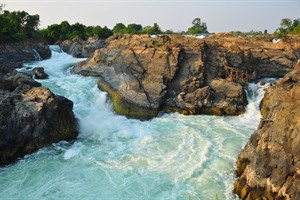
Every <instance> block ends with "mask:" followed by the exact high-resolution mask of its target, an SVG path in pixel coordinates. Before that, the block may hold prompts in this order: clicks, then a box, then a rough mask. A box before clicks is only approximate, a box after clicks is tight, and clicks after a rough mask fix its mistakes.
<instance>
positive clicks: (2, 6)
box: [0, 4, 6, 15]
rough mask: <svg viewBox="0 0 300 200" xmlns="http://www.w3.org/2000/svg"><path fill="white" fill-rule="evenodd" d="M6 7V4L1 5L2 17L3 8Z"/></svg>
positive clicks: (0, 12)
mask: <svg viewBox="0 0 300 200" xmlns="http://www.w3.org/2000/svg"><path fill="white" fill-rule="evenodd" d="M5 6H6V5H5V4H0V15H1V14H2V12H3V8H4V7H5Z"/></svg>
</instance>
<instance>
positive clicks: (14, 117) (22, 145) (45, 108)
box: [0, 70, 77, 166]
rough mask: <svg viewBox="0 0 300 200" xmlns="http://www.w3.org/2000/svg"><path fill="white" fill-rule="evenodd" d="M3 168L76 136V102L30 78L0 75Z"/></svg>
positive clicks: (18, 75) (16, 73) (1, 163)
mask: <svg viewBox="0 0 300 200" xmlns="http://www.w3.org/2000/svg"><path fill="white" fill-rule="evenodd" d="M0 75H1V79H0V166H2V165H5V164H8V163H11V162H13V161H15V160H16V159H17V158H18V157H20V156H23V155H25V154H28V153H32V152H34V151H36V150H37V149H39V148H41V147H44V146H47V145H50V144H52V143H54V142H58V141H61V140H73V139H75V138H76V137H77V130H76V128H77V127H76V120H75V117H74V114H73V111H72V108H73V103H72V102H71V101H70V100H68V99H66V98H64V97H61V96H58V95H54V94H53V93H52V92H51V91H50V90H49V89H47V88H44V87H40V86H41V85H40V84H39V83H37V82H35V81H34V80H33V79H32V78H31V77H30V76H28V75H26V74H23V73H19V72H16V71H14V70H13V71H10V72H9V73H2V74H1V73H0Z"/></svg>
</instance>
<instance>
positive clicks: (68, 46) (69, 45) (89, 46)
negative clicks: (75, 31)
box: [60, 37, 107, 58]
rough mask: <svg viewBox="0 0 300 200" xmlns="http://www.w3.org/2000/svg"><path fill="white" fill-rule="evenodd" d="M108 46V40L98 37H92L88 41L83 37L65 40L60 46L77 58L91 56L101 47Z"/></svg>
mask: <svg viewBox="0 0 300 200" xmlns="http://www.w3.org/2000/svg"><path fill="white" fill-rule="evenodd" d="M106 46H107V42H106V40H102V39H96V38H93V37H90V38H89V39H88V40H87V41H84V40H82V39H81V38H78V37H76V38H74V39H73V40H65V41H63V42H62V43H61V44H60V48H61V49H62V50H63V51H64V52H66V53H68V54H71V55H72V56H74V57H76V58H89V57H91V56H92V55H93V53H94V51H95V50H96V49H99V48H104V47H106Z"/></svg>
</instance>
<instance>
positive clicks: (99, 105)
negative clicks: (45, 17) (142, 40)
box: [0, 46, 266, 200]
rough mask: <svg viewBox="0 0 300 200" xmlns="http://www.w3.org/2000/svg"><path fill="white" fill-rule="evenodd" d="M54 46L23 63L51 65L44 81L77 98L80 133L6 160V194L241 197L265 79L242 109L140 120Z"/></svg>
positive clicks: (0, 189)
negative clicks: (76, 71)
mask: <svg viewBox="0 0 300 200" xmlns="http://www.w3.org/2000/svg"><path fill="white" fill-rule="evenodd" d="M50 48H51V50H52V57H51V58H50V59H48V60H44V61H35V62H31V63H27V64H25V67H24V68H23V69H22V70H26V69H25V68H26V67H27V68H28V66H30V67H35V66H42V67H44V68H45V72H46V73H48V74H49V79H47V80H41V81H40V82H41V83H42V85H43V86H45V87H49V88H50V89H51V90H52V91H53V92H54V93H56V94H59V95H63V96H65V97H67V98H69V99H71V100H72V101H73V102H74V112H75V115H76V117H77V118H78V120H79V129H80V130H79V131H80V133H79V136H78V139H77V140H76V141H75V142H73V143H68V142H60V143H58V144H53V145H52V146H50V147H47V148H43V149H41V150H39V151H38V152H36V153H34V154H32V155H28V156H26V157H25V158H23V159H20V160H19V161H18V162H16V163H15V164H12V165H9V166H7V167H4V168H0V197H1V199H3V200H6V199H28V200H32V199H39V200H40V199H105V200H110V199H111V200H119V199H120V200H121V199H159V200H160V199H162V200H164V199H170V200H172V199H183V200H188V199H203V200H211V199H228V200H231V199H238V198H237V197H236V196H235V195H234V194H233V193H232V189H233V183H234V179H235V176H234V170H235V162H236V159H237V156H238V154H239V151H240V150H241V149H242V147H243V146H244V145H245V143H246V142H247V140H248V138H249V137H250V135H251V134H252V133H253V131H254V130H255V129H256V128H257V126H258V123H259V120H260V117H261V116H260V112H259V108H258V107H259V103H260V101H261V99H262V96H263V86H259V84H254V83H253V84H249V85H248V89H247V94H248V100H249V105H248V106H247V111H246V113H245V114H243V115H240V116H236V117H216V116H205V115H198V116H184V115H180V114H176V113H175V114H162V115H161V116H159V117H157V118H155V119H153V120H150V121H144V122H141V121H139V120H133V119H127V118H125V117H123V116H117V115H115V114H114V112H113V111H112V109H111V104H110V102H109V98H108V96H107V94H106V93H104V92H102V91H100V90H99V89H98V88H97V86H96V85H97V78H93V77H82V76H79V75H72V74H71V73H70V68H71V67H72V65H73V64H74V63H75V62H78V61H80V60H83V59H78V58H73V57H72V56H70V55H68V54H66V53H64V52H61V51H60V49H59V47H58V46H50ZM264 87H266V86H264Z"/></svg>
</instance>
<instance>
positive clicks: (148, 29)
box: [142, 23, 162, 35]
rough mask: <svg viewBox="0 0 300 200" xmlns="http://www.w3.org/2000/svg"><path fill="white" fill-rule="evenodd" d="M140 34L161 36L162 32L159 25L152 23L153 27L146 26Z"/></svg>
mask: <svg viewBox="0 0 300 200" xmlns="http://www.w3.org/2000/svg"><path fill="white" fill-rule="evenodd" d="M142 33H145V34H150V35H155V34H161V33H162V31H161V29H160V27H159V25H158V24H157V23H154V24H153V26H146V27H145V28H144V29H143V31H142Z"/></svg>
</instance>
